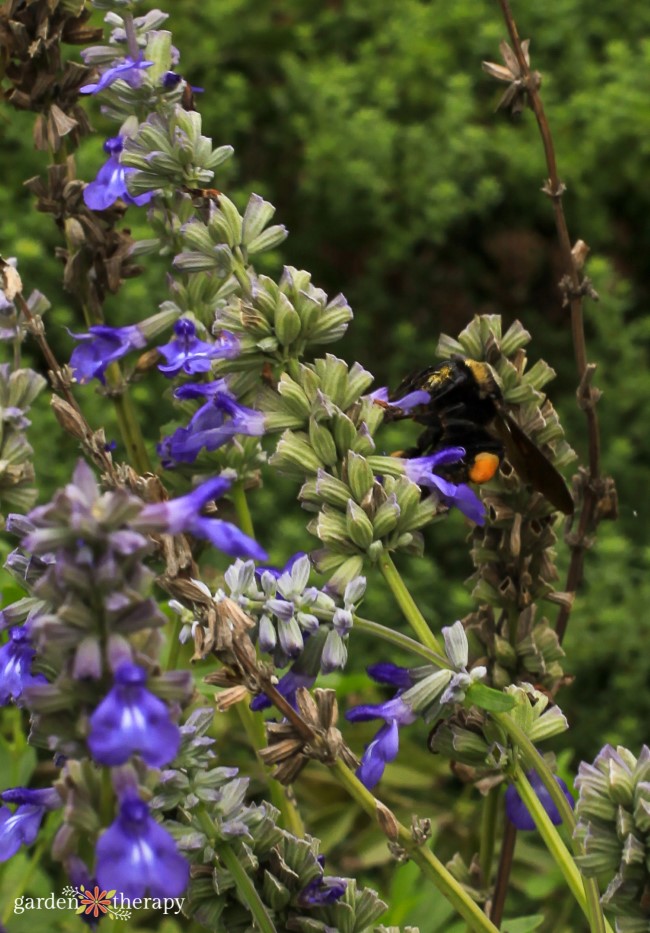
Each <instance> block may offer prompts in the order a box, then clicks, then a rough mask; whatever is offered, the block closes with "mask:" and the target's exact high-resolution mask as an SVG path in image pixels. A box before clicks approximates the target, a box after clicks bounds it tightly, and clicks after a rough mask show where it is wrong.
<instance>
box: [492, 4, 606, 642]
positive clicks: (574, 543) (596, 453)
mask: <svg viewBox="0 0 650 933" xmlns="http://www.w3.org/2000/svg"><path fill="white" fill-rule="evenodd" d="M498 2H499V6H500V7H501V11H502V13H503V17H504V19H505V22H506V26H507V28H508V33H509V35H510V41H511V42H512V47H513V49H514V52H515V55H516V56H517V61H518V63H519V68H520V70H521V75H522V78H523V80H524V82H525V85H526V90H527V92H528V97H529V100H530V106H531V108H532V110H533V113H534V114H535V118H536V120H537V125H538V127H539V131H540V135H541V137H542V143H543V146H544V155H545V157H546V166H547V169H548V174H549V178H548V182H547V185H546V186H545V188H544V190H545V192H546V193H547V194H548V195H549V197H550V198H551V201H552V203H553V214H554V217H555V227H556V230H557V236H558V240H559V243H560V251H561V255H562V264H563V266H564V274H565V278H564V280H563V283H564V291H565V295H566V299H567V300H568V303H569V306H570V308H571V334H572V338H573V348H574V354H575V360H576V368H577V370H578V377H579V387H578V401H579V404H580V407H581V408H582V409H583V410H584V412H585V417H586V419H587V434H588V441H589V478H588V482H587V483H586V485H585V489H584V501H583V504H582V510H581V513H580V520H579V523H578V528H577V531H576V532H575V533H573V534H572V536H571V541H570V548H571V561H570V564H569V570H568V573H567V583H566V587H565V589H566V591H567V592H569V593H574V592H575V591H576V590H577V588H578V586H579V585H580V583H581V581H582V572H583V566H584V558H585V550H586V540H587V537H588V535H589V534H590V531H591V530H592V529H593V526H594V524H595V522H596V521H597V506H598V490H597V481H598V478H599V475H600V431H599V426H598V415H597V413H596V407H595V403H596V400H597V394H596V393H594V392H593V391H592V389H591V386H590V377H591V372H592V371H593V370H592V367H590V365H589V363H588V361H587V345H586V340H585V330H584V320H583V313H582V295H583V294H584V293H586V291H587V290H586V288H585V281H584V280H582V279H581V276H580V270H579V267H578V264H577V262H576V259H575V257H574V255H573V252H572V249H571V237H570V236H569V230H568V227H567V222H566V217H565V215H564V207H563V203H562V195H563V193H564V185H563V184H562V182H561V180H560V177H559V175H558V170H557V161H556V158H555V147H554V144H553V136H552V134H551V129H550V126H549V122H548V119H547V117H546V113H545V112H544V106H543V104H542V98H541V96H540V93H539V80H538V76H536V75H533V74H532V73H531V71H530V67H529V66H528V63H527V62H526V56H525V55H524V52H523V49H522V47H521V39H520V38H519V32H518V30H517V24H516V22H515V19H514V16H513V15H512V10H511V9H510V4H509V2H508V0H498ZM570 613H571V605H570V604H569V603H567V604H564V605H563V606H562V607H561V609H560V611H559V613H558V617H557V620H556V623H555V630H556V632H557V635H558V638H559V640H560V641H562V639H563V637H564V634H565V632H566V627H567V624H568V621H569V615H570Z"/></svg>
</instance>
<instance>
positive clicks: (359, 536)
mask: <svg viewBox="0 0 650 933" xmlns="http://www.w3.org/2000/svg"><path fill="white" fill-rule="evenodd" d="M346 528H347V532H348V534H349V536H350V538H351V539H352V541H354V543H355V544H356V545H357V547H359V548H361V549H362V550H364V551H365V550H366V548H368V547H369V546H370V544H371V543H372V538H373V528H372V522H371V521H370V519H369V518H368V516H367V515H366V513H365V512H364V511H363V509H362V508H361V506H359V505H357V503H356V502H354V501H353V500H352V499H350V500H349V501H348V506H347V512H346Z"/></svg>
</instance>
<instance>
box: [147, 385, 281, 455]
mask: <svg viewBox="0 0 650 933" xmlns="http://www.w3.org/2000/svg"><path fill="white" fill-rule="evenodd" d="M174 396H175V397H176V398H179V399H186V398H198V397H200V396H207V397H208V398H209V401H208V402H206V404H205V405H202V406H201V408H199V409H198V411H196V412H195V413H194V415H193V416H192V418H191V419H190V422H189V424H188V425H187V427H186V428H178V429H177V430H176V431H174V433H173V434H172V435H170V436H169V437H166V438H165V439H164V440H163V441H162V442H161V443H160V445H159V447H158V452H159V454H160V455H161V456H162V457H164V458H165V461H166V462H165V465H166V466H167V465H169V466H171V465H173V464H174V463H194V461H195V460H196V458H197V457H198V455H199V453H200V451H201V450H202V449H203V448H205V449H206V450H217V449H218V448H219V447H221V446H222V444H225V443H227V441H229V440H230V439H231V438H232V437H233V436H234V435H235V434H248V435H251V436H255V437H259V436H261V435H262V434H264V428H265V422H264V415H263V414H262V412H259V411H255V409H253V408H246V407H245V406H244V405H240V404H239V402H238V401H237V399H236V398H235V396H234V395H232V393H231V392H229V391H228V387H227V384H226V381H225V379H217V380H216V382H208V383H205V385H194V384H189V385H185V386H180V388H178V389H176V391H175V392H174Z"/></svg>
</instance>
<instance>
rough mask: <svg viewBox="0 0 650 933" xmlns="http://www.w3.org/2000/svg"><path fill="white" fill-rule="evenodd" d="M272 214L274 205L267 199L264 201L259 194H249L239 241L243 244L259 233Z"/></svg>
mask: <svg viewBox="0 0 650 933" xmlns="http://www.w3.org/2000/svg"><path fill="white" fill-rule="evenodd" d="M274 214H275V207H274V206H273V205H272V204H271V203H270V202H269V201H265V200H264V198H261V197H260V196H259V194H251V196H250V198H249V200H248V204H247V205H246V210H245V211H244V219H243V222H242V236H241V241H242V243H243V245H244V246H248V245H249V244H250V243H251V241H252V240H254V239H255V237H257V236H259V235H260V233H261V232H262V230H264V228H265V227H266V225H267V224H268V222H269V221H270V219H271V218H272V217H273V215H274Z"/></svg>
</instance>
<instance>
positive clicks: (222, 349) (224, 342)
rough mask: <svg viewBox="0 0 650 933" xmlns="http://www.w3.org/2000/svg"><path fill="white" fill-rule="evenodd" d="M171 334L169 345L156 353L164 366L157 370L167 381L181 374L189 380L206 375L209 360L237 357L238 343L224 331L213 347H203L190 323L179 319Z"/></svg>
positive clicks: (203, 344)
mask: <svg viewBox="0 0 650 933" xmlns="http://www.w3.org/2000/svg"><path fill="white" fill-rule="evenodd" d="M174 332H175V334H176V337H175V338H174V340H172V341H171V343H167V344H165V345H164V346H162V347H158V352H159V353H161V354H162V355H163V356H164V357H165V360H166V363H165V364H164V365H163V364H159V366H158V369H159V370H160V372H161V373H164V374H165V375H166V376H168V377H169V378H170V379H171V377H172V376H176V375H177V374H178V373H179V372H180V371H181V370H183V372H185V373H187V374H188V375H190V376H192V375H194V373H207V372H209V371H210V366H211V365H212V360H216V359H232V357H234V356H237V354H238V353H239V341H238V340H237V338H236V337H235V335H234V334H231V333H229V332H228V331H222V333H221V336H220V337H219V339H218V340H217V341H215V342H214V343H205V341H203V340H199V338H198V337H197V336H196V327H195V326H194V324H193V322H192V321H190V320H188V319H187V318H181V319H180V320H179V321H176V323H175V324H174ZM180 397H181V398H182V397H183V396H180ZM185 397H187V396H185Z"/></svg>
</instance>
